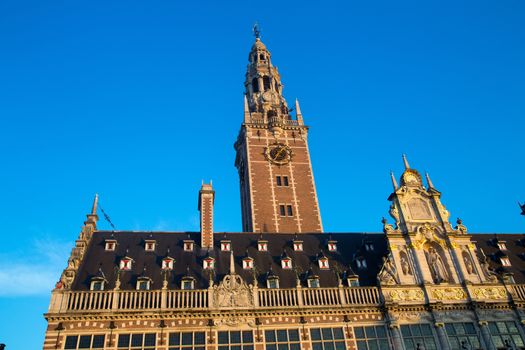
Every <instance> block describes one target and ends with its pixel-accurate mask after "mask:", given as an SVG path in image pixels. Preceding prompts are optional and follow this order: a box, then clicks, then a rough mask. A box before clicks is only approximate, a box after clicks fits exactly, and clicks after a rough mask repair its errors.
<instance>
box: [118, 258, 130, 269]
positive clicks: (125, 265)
mask: <svg viewBox="0 0 525 350" xmlns="http://www.w3.org/2000/svg"><path fill="white" fill-rule="evenodd" d="M119 267H120V270H121V271H131V269H132V268H133V259H132V258H130V257H124V258H122V259H120V263H119Z"/></svg>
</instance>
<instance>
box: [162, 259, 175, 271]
mask: <svg viewBox="0 0 525 350" xmlns="http://www.w3.org/2000/svg"><path fill="white" fill-rule="evenodd" d="M174 264H175V259H173V258H164V259H162V265H161V269H162V270H164V271H171V270H173V265H174Z"/></svg>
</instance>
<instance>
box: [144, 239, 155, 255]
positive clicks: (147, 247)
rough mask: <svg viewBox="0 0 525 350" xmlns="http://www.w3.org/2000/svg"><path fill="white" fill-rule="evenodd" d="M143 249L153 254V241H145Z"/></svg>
mask: <svg viewBox="0 0 525 350" xmlns="http://www.w3.org/2000/svg"><path fill="white" fill-rule="evenodd" d="M144 249H145V250H146V251H147V252H154V251H155V241H154V240H147V241H146V242H145V244H144Z"/></svg>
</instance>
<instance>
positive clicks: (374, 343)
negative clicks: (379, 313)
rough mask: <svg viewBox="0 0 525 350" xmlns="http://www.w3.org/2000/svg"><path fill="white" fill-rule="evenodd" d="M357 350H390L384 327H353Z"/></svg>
mask: <svg viewBox="0 0 525 350" xmlns="http://www.w3.org/2000/svg"><path fill="white" fill-rule="evenodd" d="M354 334H355V339H356V342H357V349H358V350H373V349H390V347H389V344H388V336H387V333H386V328H385V327H384V326H368V327H354Z"/></svg>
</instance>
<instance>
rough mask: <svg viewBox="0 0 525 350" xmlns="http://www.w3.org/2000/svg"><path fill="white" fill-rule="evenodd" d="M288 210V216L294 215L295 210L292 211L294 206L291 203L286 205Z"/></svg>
mask: <svg viewBox="0 0 525 350" xmlns="http://www.w3.org/2000/svg"><path fill="white" fill-rule="evenodd" d="M286 212H287V214H288V216H293V211H292V206H291V205H287V206H286Z"/></svg>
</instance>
